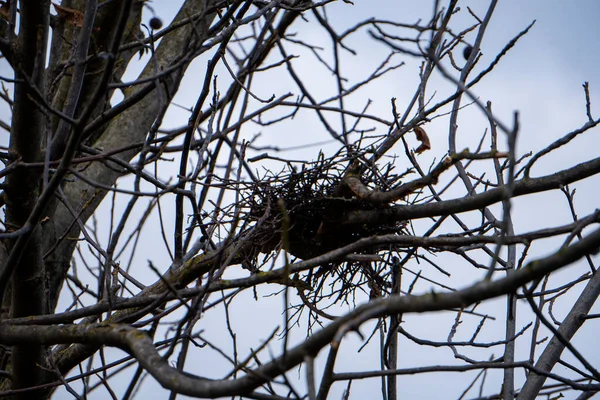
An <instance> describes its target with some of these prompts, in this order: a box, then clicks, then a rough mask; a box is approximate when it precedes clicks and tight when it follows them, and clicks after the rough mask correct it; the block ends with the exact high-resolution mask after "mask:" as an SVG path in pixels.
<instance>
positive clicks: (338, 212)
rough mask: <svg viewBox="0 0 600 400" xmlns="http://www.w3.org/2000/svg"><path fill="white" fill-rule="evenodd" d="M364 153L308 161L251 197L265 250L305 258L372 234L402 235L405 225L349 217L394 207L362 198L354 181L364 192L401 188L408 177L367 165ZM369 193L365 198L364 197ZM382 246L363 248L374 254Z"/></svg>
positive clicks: (265, 183)
mask: <svg viewBox="0 0 600 400" xmlns="http://www.w3.org/2000/svg"><path fill="white" fill-rule="evenodd" d="M366 165H367V164H366V160H364V159H363V158H361V157H358V156H357V157H355V158H353V159H349V158H347V157H341V156H339V155H338V156H336V157H333V158H330V159H325V158H323V157H321V158H320V159H319V160H317V161H316V162H313V163H310V164H308V163H307V164H303V165H302V168H301V169H300V170H297V169H294V168H291V167H290V170H288V171H287V172H284V173H281V174H278V175H276V176H272V177H267V179H264V180H263V181H262V182H261V183H260V184H259V185H257V186H255V187H254V188H253V190H252V195H251V196H249V197H248V198H247V200H246V201H247V203H248V206H249V208H250V216H251V218H253V219H254V220H255V223H256V224H257V225H261V229H260V230H259V231H260V232H261V233H262V234H259V235H258V239H257V240H258V241H259V243H257V244H258V245H259V248H260V249H261V252H263V253H267V254H268V253H270V252H272V251H274V250H278V249H280V248H283V249H285V250H286V251H287V252H288V253H290V254H292V255H293V256H295V257H298V258H300V259H303V260H306V259H310V258H313V257H316V256H319V255H321V254H324V253H326V252H329V251H331V250H334V249H338V248H340V247H343V246H346V245H348V244H350V243H353V242H355V241H356V240H358V239H360V238H364V237H368V236H373V235H381V234H389V233H401V231H402V228H403V227H404V224H398V223H395V222H392V223H389V224H386V223H384V224H381V223H378V224H377V225H370V224H361V225H351V224H348V222H347V220H348V217H349V216H350V215H351V214H352V213H355V212H360V211H366V210H376V209H384V208H389V207H390V204H389V203H381V202H373V201H370V200H369V199H368V198H361V196H360V190H357V189H356V187H355V185H352V184H350V182H354V183H355V184H358V185H360V186H361V188H362V190H363V191H364V190H369V191H381V190H386V189H390V188H393V187H396V186H398V184H399V183H400V179H401V177H402V176H403V175H405V174H402V175H397V174H393V173H392V171H393V167H392V166H391V165H388V166H387V167H386V168H385V171H384V172H382V171H380V170H375V169H374V168H367V167H366ZM362 197H364V196H362ZM379 250H381V249H378V248H375V247H372V248H363V249H362V250H361V252H362V253H370V254H374V253H376V252H377V251H379Z"/></svg>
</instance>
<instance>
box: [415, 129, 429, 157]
mask: <svg viewBox="0 0 600 400" xmlns="http://www.w3.org/2000/svg"><path fill="white" fill-rule="evenodd" d="M414 131H415V135H416V136H417V140H418V141H419V142H421V145H420V146H419V147H417V148H416V149H415V153H417V154H421V153H422V152H424V151H427V150H429V149H431V143H430V142H429V136H427V132H425V129H423V128H421V127H420V126H415V129H414Z"/></svg>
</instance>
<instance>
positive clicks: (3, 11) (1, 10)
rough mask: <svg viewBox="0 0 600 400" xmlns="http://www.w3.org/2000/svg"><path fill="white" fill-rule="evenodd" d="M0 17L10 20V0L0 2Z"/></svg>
mask: <svg viewBox="0 0 600 400" xmlns="http://www.w3.org/2000/svg"><path fill="white" fill-rule="evenodd" d="M0 17H2V18H3V19H5V20H7V21H10V2H9V1H7V2H3V3H2V4H0Z"/></svg>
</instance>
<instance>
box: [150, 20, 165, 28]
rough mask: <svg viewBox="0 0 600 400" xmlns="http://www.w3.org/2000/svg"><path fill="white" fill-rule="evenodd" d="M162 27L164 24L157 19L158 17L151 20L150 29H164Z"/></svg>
mask: <svg viewBox="0 0 600 400" xmlns="http://www.w3.org/2000/svg"><path fill="white" fill-rule="evenodd" d="M162 25H163V23H162V20H161V19H160V18H157V17H152V18H150V28H152V29H160V28H162Z"/></svg>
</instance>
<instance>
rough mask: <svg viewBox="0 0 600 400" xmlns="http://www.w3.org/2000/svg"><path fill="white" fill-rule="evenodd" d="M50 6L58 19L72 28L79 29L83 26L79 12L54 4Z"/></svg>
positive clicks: (81, 15)
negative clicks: (72, 26) (69, 24)
mask: <svg viewBox="0 0 600 400" xmlns="http://www.w3.org/2000/svg"><path fill="white" fill-rule="evenodd" d="M52 5H53V6H54V9H55V10H56V13H57V14H58V18H60V19H64V20H65V21H67V22H69V23H71V24H73V25H74V26H76V27H78V28H81V26H82V25H83V13H82V12H81V11H78V10H74V9H72V8H67V7H61V6H59V5H58V4H56V3H52Z"/></svg>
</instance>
